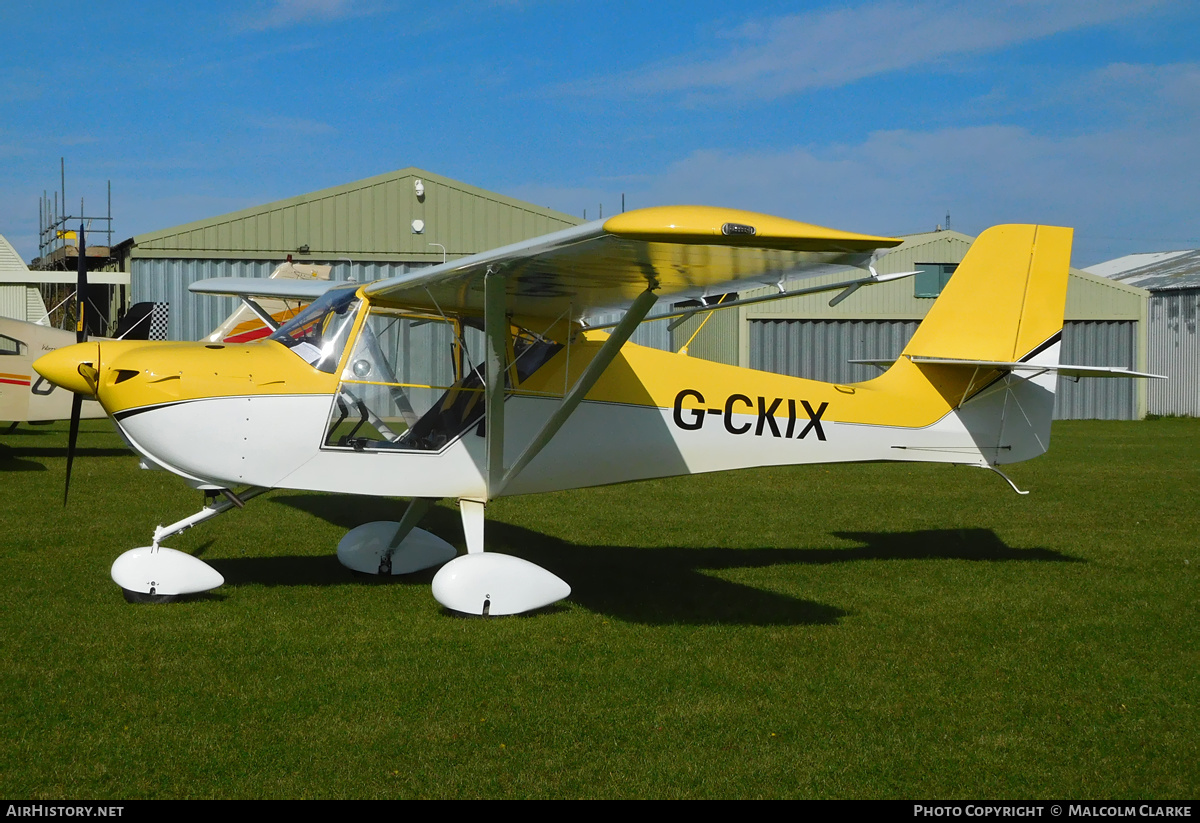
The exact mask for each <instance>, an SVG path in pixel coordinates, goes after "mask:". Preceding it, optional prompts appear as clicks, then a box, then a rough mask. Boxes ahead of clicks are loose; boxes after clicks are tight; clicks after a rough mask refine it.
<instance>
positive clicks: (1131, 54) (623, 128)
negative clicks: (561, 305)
mask: <svg viewBox="0 0 1200 823" xmlns="http://www.w3.org/2000/svg"><path fill="white" fill-rule="evenodd" d="M26 6H28V9H26ZM76 20H78V21H80V22H79V24H78V26H77V28H76V30H78V31H80V32H81V40H80V42H79V43H78V45H74V46H73V45H72V44H71V39H70V38H71V31H72V28H73V27H75V26H76V23H75V21H76ZM0 33H2V35H0V36H2V37H3V43H4V45H3V48H0V113H2V116H0V234H3V235H4V236H5V237H7V238H8V239H9V240H10V241H11V242H12V243H13V244H14V245H15V246H16V247H17V250H18V251H19V252H20V253H21V255H22V256H23V257H25V259H26V260H29V259H30V258H32V257H33V256H35V255H36V254H37V208H38V205H37V204H38V197H39V196H40V195H41V194H42V192H43V191H50V192H53V191H54V190H56V189H57V188H58V185H59V163H58V159H59V157H66V163H67V198H68V200H70V201H71V202H72V203H73V204H74V205H73V206H72V207H71V210H72V211H73V212H75V211H77V210H78V200H79V198H80V197H83V198H85V199H86V203H87V211H88V213H93V212H96V213H99V212H101V211H103V207H104V206H103V204H104V200H105V181H106V180H112V186H113V213H114V216H115V220H114V224H115V226H114V228H115V234H116V235H117V239H124V238H126V237H130V236H132V235H135V234H139V233H142V232H147V231H153V230H155V229H160V228H167V227H170V226H174V225H177V224H179V223H183V222H186V221H190V220H196V219H201V218H205V217H210V216H213V215H216V214H221V213H224V212H227V211H232V210H235V209H239V208H243V207H246V206H251V205H255V204H259V203H264V202H267V201H270V200H275V199H279V198H283V197H290V196H293V195H297V194H302V193H305V192H308V191H313V190H316V189H320V188H324V187H327V186H332V185H338V184H341V183H346V182H350V181H353V180H357V179H360V178H363V177H369V176H372V175H375V174H381V173H384V172H388V171H393V170H395V169H399V168H404V167H406V166H417V167H420V168H424V169H426V170H428V171H431V172H434V173H437V174H441V175H445V176H447V177H452V178H456V179H459V180H463V181H465V182H468V183H471V184H473V185H477V186H481V187H483V188H487V189H492V190H495V191H498V192H502V193H504V194H508V195H512V196H514V197H521V198H525V199H528V200H531V201H533V202H535V203H538V204H539V205H544V206H550V207H552V208H556V209H560V210H562V211H565V212H569V213H571V214H575V215H579V216H582V214H583V211H584V209H587V214H588V217H589V218H594V217H596V216H597V212H598V210H599V208H600V206H601V204H602V205H603V209H604V213H605V214H606V215H607V214H611V213H613V212H616V211H618V210H619V209H620V203H621V195H622V193H624V195H625V198H626V204H627V206H628V207H629V208H634V207H639V206H651V205H663V204H669V203H705V204H713V205H727V206H734V207H739V208H747V209H752V210H755V211H763V212H769V213H773V214H779V215H782V216H785V217H791V218H795V219H799V220H804V221H807V222H812V223H819V224H823V225H830V226H834V227H837V228H842V229H848V230H855V231H863V232H869V233H878V234H904V233H912V232H918V231H926V230H929V229H932V228H933V227H934V226H935V225H936V224H938V223H944V222H945V215H946V212H947V211H949V212H950V215H951V226H952V228H955V229H959V230H961V231H964V232H967V233H971V234H975V233H978V232H979V231H981V230H983V229H984V228H986V227H987V226H989V225H992V224H995V223H1001V222H1042V223H1054V224H1058V225H1068V226H1074V227H1075V228H1076V242H1075V254H1074V259H1073V262H1074V263H1075V265H1090V264H1092V263H1096V262H1099V261H1102V260H1106V259H1109V258H1112V257H1116V256H1119V255H1122V254H1127V253H1131V252H1135V251H1153V250H1163V249H1177V248H1195V247H1198V246H1200V226H1198V225H1197V216H1198V215H1200V172H1198V171H1197V170H1198V169H1200V148H1198V145H1200V140H1198V139H1197V136H1196V135H1197V133H1198V131H1200V128H1198V127H1200V45H1198V43H1200V4H1195V3H1193V2H1174V1H1173V0H1161V1H1160V2H1154V1H1153V0H1138V2H1121V1H1120V0H1090V1H1088V2H1019V1H1016V0H1008V1H1005V0H996V1H995V2H989V3H979V2H976V3H958V2H925V3H897V2H863V3H847V2H839V3H773V2H759V3H754V2H746V3H728V2H720V3H717V2H704V1H703V0H691V1H690V2H686V3H676V2H656V3H645V4H632V3H630V4H623V3H602V2H596V1H595V0H592V2H532V1H531V2H490V3H489V2H453V1H452V0H451V2H446V3H441V4H430V3H410V2H400V0H395V1H393V0H291V1H290V2H288V1H286V0H259V1H258V2H239V3H227V2H179V3H171V4H165V3H148V2H147V3H142V2H127V3H86V4H84V3H77V2H62V3H58V4H55V5H54V6H53V11H49V10H46V7H42V6H40V4H24V3H6V4H4V6H3V8H2V9H0Z"/></svg>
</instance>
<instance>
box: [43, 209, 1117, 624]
mask: <svg viewBox="0 0 1200 823" xmlns="http://www.w3.org/2000/svg"><path fill="white" fill-rule="evenodd" d="M899 243H900V241H899V240H897V239H895V238H887V237H874V236H870V235H862V234H854V233H850V232H843V231H837V230H833V229H827V228H822V227H819V226H813V225H809V224H806V223H798V222H795V221H791V220H785V219H781V218H777V217H769V216H767V215H762V214H754V213H750V212H743V211H733V210H728V209H718V208H709V207H663V208H653V209H643V210H638V211H633V212H627V213H625V214H621V215H619V216H617V217H613V218H611V219H609V220H607V221H598V222H593V223H587V224H585V225H581V226H577V227H574V228H570V229H566V230H564V231H560V232H556V233H554V234H549V235H546V236H544V237H541V238H537V239H534V240H531V241H527V242H524V243H518V244H516V245H512V246H507V247H504V248H501V249H497V250H495V251H491V252H486V253H483V254H479V255H475V256H472V257H466V258H463V259H461V260H456V261H452V262H448V263H444V264H442V265H440V266H435V267H432V268H428V269H423V270H421V271H417V272H413V273H409V274H404V275H401V276H399V277H395V278H391V279H388V280H381V281H377V282H374V283H368V284H365V285H359V284H343V285H338V284H329V283H317V282H300V281H278V280H275V281H272V280H266V279H249V280H247V279H236V278H223V279H218V280H209V281H203V282H201V283H198V284H195V285H193V286H192V290H193V291H197V292H201V293H208V294H231V295H236V296H238V297H240V298H241V299H242V300H243V301H245V303H246V304H247V306H249V307H250V308H252V309H253V308H254V307H256V306H257V304H256V303H255V300H256V299H262V298H275V299H277V298H290V299H298V300H311V301H312V302H311V304H310V305H309V306H308V308H307V309H305V310H304V311H303V312H301V313H300V314H298V315H297V316H295V317H293V318H291V319H290V320H288V321H287V322H285V323H283V324H282V325H280V326H278V328H276V329H275V330H274V332H273V333H272V334H271V335H270V336H269V337H268V338H266V339H263V340H258V341H254V342H250V343H244V344H231V343H212V342H209V343H205V342H200V343H156V344H151V343H132V342H99V343H96V342H87V343H82V344H79V345H76V346H71V347H69V348H66V349H61V350H59V351H57V352H54V353H52V354H49V355H46V356H45V357H43V358H41V359H40V360H38V361H37V362H36V363H35V364H34V368H35V369H37V371H38V372H39V373H40V374H42V375H44V376H45V377H46V379H47V380H50V381H52V382H54V383H55V384H57V385H60V386H63V387H65V388H68V389H70V390H72V391H74V392H76V393H78V394H80V395H82V396H86V397H94V398H96V399H98V400H99V402H100V404H101V406H102V407H103V408H104V410H105V411H106V412H107V413H108V414H109V415H110V416H111V417H112V418H113V420H115V421H116V424H117V427H118V429H119V430H120V432H121V434H122V436H123V437H124V438H125V440H126V442H127V443H128V444H129V445H130V447H131V448H132V449H133V450H134V451H136V452H137V453H138V455H139V456H140V457H141V459H142V463H143V465H145V466H146V467H148V468H156V469H165V470H167V471H170V472H172V473H174V474H176V475H179V476H180V477H181V478H183V479H184V480H186V481H187V482H188V483H190V484H191V485H192V486H194V487H197V488H201V489H205V490H208V491H210V492H212V493H213V494H214V498H213V499H214V500H215V501H217V502H213V503H212V504H210V505H208V506H205V507H204V508H203V509H201V510H200V511H199V512H197V513H196V514H193V515H191V516H190V517H187V518H184V519H183V520H180V521H179V522H177V523H173V524H171V525H170V526H165V527H159V529H157V530H156V532H155V535H154V540H153V542H152V544H151V545H150V546H147V547H144V548H139V549H133V550H131V551H128V552H126V553H125V554H123V555H121V557H119V558H118V559H117V561H116V562H115V563H114V564H113V571H112V576H113V579H114V580H115V581H116V582H117V583H118V584H119V585H120V586H121V587H122V588H123V589H124V590H125V592H126V594H127V596H129V597H131V598H138V597H143V598H144V597H149V598H155V599H161V598H169V597H172V596H177V595H180V594H188V593H193V592H198V591H204V590H207V589H209V588H212V587H214V586H217V585H220V584H221V583H222V582H223V580H222V578H221V575H220V574H219V573H218V572H217V571H216V570H215V569H213V568H212V567H211V566H209V565H208V564H206V563H204V562H203V561H201V560H199V559H198V558H195V557H192V556H191V555H187V554H184V553H182V552H177V551H174V550H172V549H168V548H166V547H164V546H162V545H161V543H162V541H163V540H165V539H166V538H168V537H169V536H171V535H173V534H177V533H179V532H180V531H183V530H184V529H186V528H189V527H191V526H193V525H195V524H197V523H199V522H201V521H203V520H206V519H208V518H211V517H214V516H216V515H218V514H220V513H222V512H224V511H227V510H228V509H229V508H231V507H233V506H241V505H242V504H243V503H244V502H245V501H246V500H248V499H249V498H251V497H253V496H255V495H257V494H260V493H262V492H263V491H266V490H268V489H273V488H289V489H307V490H317V491H328V492H345V493H352V494H373V495H381V496H394V497H405V498H411V502H410V503H409V504H408V506H407V508H406V509H405V511H404V513H403V515H402V516H401V517H400V519H399V520H398V521H385V522H375V523H367V524H364V525H362V526H359V527H357V528H355V529H353V530H351V531H350V532H349V533H348V534H347V535H346V536H345V537H344V538H343V539H342V541H341V543H340V544H339V546H338V557H339V559H340V560H341V561H342V562H343V563H344V564H346V565H347V566H349V567H351V568H354V569H357V570H360V571H365V572H369V573H379V574H404V573H410V572H413V571H416V570H419V569H424V568H430V567H433V566H441V568H440V569H439V570H438V572H437V574H436V575H435V577H434V579H433V594H434V596H435V597H436V599H437V600H438V601H439V602H440V603H442V604H443V605H444V606H446V607H447V608H449V609H452V610H455V611H459V612H465V613H473V614H491V615H498V614H512V613H517V612H524V611H529V610H531V609H537V608H541V607H543V606H546V605H549V604H550V603H553V602H555V601H557V600H560V599H562V598H564V597H566V596H567V595H568V594H569V593H570V588H569V587H568V586H567V584H566V583H565V582H564V581H562V580H560V579H559V578H557V577H556V576H555V575H553V574H552V573H550V572H549V571H547V570H545V569H542V568H540V567H538V566H536V565H534V564H532V563H529V562H527V561H525V560H522V559H520V558H517V557H513V556H511V555H504V554H498V553H495V552H486V551H484V549H485V543H484V510H485V507H486V505H487V503H488V501H490V500H494V499H496V498H497V497H501V496H505V495H515V494H532V493H536V492H545V491H553V490H559V489H571V488H580V487H587V486H597V485H603V484H610V483H623V482H629V481H634V480H643V479H647V478H654V477H667V476H673V475H683V474H695V473H699V472H711V471H723V470H728V469H739V468H747V467H752V466H769V465H786V464H799V463H834V462H846V461H865V460H900V461H921V462H939V463H957V464H962V465H971V466H979V467H983V468H989V469H993V470H997V471H998V469H997V468H996V467H997V466H998V465H1000V464H1004V463H1012V462H1016V461H1019V460H1027V459H1029V458H1031V457H1035V456H1037V455H1039V454H1042V453H1043V452H1045V451H1046V449H1047V447H1048V445H1049V438H1050V420H1051V416H1052V413H1053V409H1054V389H1055V384H1056V378H1057V375H1058V374H1068V375H1078V376H1082V375H1094V376H1125V377H1128V376H1136V375H1135V373H1133V372H1131V371H1129V370H1127V369H1107V368H1102V367H1079V366H1063V365H1060V364H1059V362H1058V350H1059V340H1060V337H1061V333H1062V325H1063V309H1064V305H1065V300H1066V290H1067V269H1068V264H1069V260H1070V250H1071V231H1070V230H1069V229H1065V228H1057V227H1052V226H1032V225H1012V226H998V227H995V228H992V229H989V230H987V231H986V232H984V233H983V234H982V235H980V237H979V238H978V240H976V242H975V244H974V245H973V246H972V248H971V250H970V251H969V253H968V254H967V256H966V258H965V259H964V260H963V262H962V264H961V265H960V266H959V267H958V269H957V271H956V272H955V274H954V276H953V277H952V278H951V280H950V282H949V284H948V285H947V286H946V288H945V289H944V291H943V292H942V294H941V296H940V297H939V298H938V299H937V300H936V302H935V303H934V305H933V307H932V308H931V310H930V312H929V314H928V316H927V317H926V319H925V320H924V322H922V324H921V325H920V326H919V328H918V329H917V331H916V333H915V334H914V335H913V337H912V339H911V340H910V341H909V343H908V344H907V346H905V348H904V350H903V352H902V353H901V355H900V357H899V358H898V359H897V360H896V361H895V362H894V363H891V364H888V367H887V369H886V371H884V372H883V373H882V374H881V375H880V376H878V377H876V378H875V379H873V380H868V381H866V382H862V383H855V384H849V385H839V384H832V383H822V382H818V381H814V380H805V379H801V378H796V377H789V376H786V375H779V374H771V373H767V372H761V371H755V370H752V369H744V368H737V367H734V366H728V365H723V364H720V363H712V362H707V361H704V360H700V359H697V358H694V357H688V356H686V355H684V354H675V353H671V352H663V351H658V350H655V349H650V348H645V347H642V346H636V345H633V344H632V343H629V342H628V340H629V337H630V335H631V334H632V333H633V331H634V330H635V328H636V327H637V325H638V324H639V323H641V322H642V321H643V320H644V319H645V318H646V316H647V314H648V313H649V312H650V310H651V308H652V307H653V306H654V305H655V304H656V303H658V302H659V301H664V302H666V303H668V304H670V305H671V306H672V308H671V311H669V312H666V313H665V314H664V313H659V314H656V315H655V316H676V317H678V316H682V315H685V314H694V313H697V312H702V311H709V310H712V309H714V307H715V304H716V302H717V300H716V297H715V296H716V295H725V296H728V295H729V294H730V293H732V292H734V291H735V290H737V289H739V288H740V289H743V290H744V289H745V288H746V287H747V286H759V285H764V284H770V285H776V286H777V287H778V288H777V289H776V292H777V295H776V296H778V297H784V296H790V295H795V294H799V293H805V292H809V291H820V290H827V289H832V290H837V291H841V292H846V291H852V290H854V289H856V288H859V287H860V286H863V285H870V284H873V283H877V282H880V281H882V280H886V279H892V278H894V277H897V276H904V275H877V274H875V272H874V269H873V268H871V266H870V261H871V259H872V256H873V255H874V254H876V253H878V252H879V251H880V250H883V249H888V248H891V247H893V246H896V245H898V244H899ZM831 272H842V273H843V274H842V275H841V276H840V277H839V282H837V283H835V284H833V285H822V286H820V287H812V288H807V289H806V288H803V287H802V285H803V284H802V283H800V284H797V281H802V280H803V279H804V278H806V277H810V276H816V275H825V274H829V273H831ZM910 274H911V273H910ZM785 284H791V287H790V288H787V287H785ZM762 299H764V298H746V299H733V300H722V302H721V303H720V305H721V306H722V307H726V306H733V305H744V304H745V303H746V302H750V301H751V300H753V301H759V300H762ZM837 299H838V298H837V297H835V298H834V300H835V301H836V300H837ZM619 310H623V311H624V314H623V316H622V317H621V319H620V320H619V321H618V322H616V323H612V324H608V325H605V326H598V325H596V324H594V323H593V322H590V321H591V319H592V318H595V317H596V316H599V315H601V314H604V313H611V312H615V311H619ZM256 314H258V315H259V316H260V317H263V318H264V320H266V319H269V318H270V314H269V313H267V312H265V311H257V312H256ZM609 316H611V315H609ZM446 498H449V499H452V500H456V501H457V502H458V506H459V509H460V511H461V516H462V522H463V529H464V532H465V537H466V546H467V552H466V554H464V555H462V556H457V551H456V550H455V548H454V547H453V546H451V545H450V544H449V543H447V542H446V541H444V540H442V539H440V538H438V537H436V536H434V535H432V534H430V533H429V532H426V531H424V530H422V529H419V528H417V524H418V523H419V522H420V520H421V518H422V517H423V516H424V514H425V513H426V512H427V511H428V510H429V508H430V506H431V505H432V504H433V503H434V502H436V501H437V500H439V499H446Z"/></svg>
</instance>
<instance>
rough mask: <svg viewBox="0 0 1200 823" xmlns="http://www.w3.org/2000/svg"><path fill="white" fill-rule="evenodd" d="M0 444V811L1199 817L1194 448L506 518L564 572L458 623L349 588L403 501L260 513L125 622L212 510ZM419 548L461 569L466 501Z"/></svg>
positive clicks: (1087, 429) (637, 490)
mask: <svg viewBox="0 0 1200 823" xmlns="http://www.w3.org/2000/svg"><path fill="white" fill-rule="evenodd" d="M65 430H66V427H65V425H64V424H57V425H54V426H43V427H28V426H23V427H21V428H19V429H18V430H17V431H16V432H14V433H11V434H7V435H0V484H2V488H3V494H2V495H0V507H2V509H0V512H2V514H0V524H2V527H0V574H2V579H3V586H2V588H0V654H2V660H3V664H2V667H0V672H2V675H0V677H2V680H0V718H2V721H0V722H2V726H0V795H2V796H4V797H8V798H14V799H15V798H46V799H50V798H58V799H66V798H97V799H103V798H120V799H130V798H155V797H157V798H178V797H247V798H254V797H267V798H271V797H325V798H337V797H911V798H1062V799H1071V798H1076V799H1106V798H1131V799H1132V798H1195V797H1196V795H1197V792H1198V787H1200V765H1198V762H1200V756H1198V755H1200V752H1198V741H1200V721H1198V717H1197V702H1198V700H1200V630H1198V626H1197V617H1198V616H1200V614H1198V613H1200V608H1198V607H1200V585H1198V584H1200V580H1198V573H1200V547H1198V539H1200V537H1198V528H1197V527H1198V525H1200V514H1198V510H1197V505H1198V502H1200V420H1156V421H1147V422H1142V423H1107V422H1064V423H1056V424H1055V426H1054V439H1053V444H1052V446H1051V450H1050V453H1049V454H1048V455H1047V456H1045V457H1043V458H1040V459H1038V460H1035V461H1031V462H1029V463H1024V464H1020V465H1016V466H1012V467H1010V474H1011V475H1012V477H1013V479H1014V480H1015V481H1016V482H1017V484H1018V485H1019V486H1021V487H1022V488H1026V489H1029V490H1030V491H1031V493H1030V494H1029V495H1028V496H1018V495H1016V494H1014V493H1013V492H1012V490H1010V489H1009V488H1008V486H1007V485H1006V484H1005V483H1004V482H1003V481H1002V480H1001V479H1000V478H999V477H997V476H995V475H992V474H991V473H989V472H985V471H980V470H978V469H967V468H953V467H945V466H909V465H901V464H896V465H884V464H875V465H852V466H815V467H794V468H784V469H764V470H755V471H744V472H731V473H727V474H720V475H710V476H698V477H688V478H676V479H670V480H663V481H654V482H647V483H640V484H633V485H627V486H616V487H607V488H602V489H592V490H585V491H577V492H565V493H560V494H552V495H543V496H537V497H530V498H520V499H512V500H501V501H498V502H496V503H494V504H492V505H491V506H490V507H489V509H488V518H489V520H488V542H489V548H490V549H493V550H497V551H503V552H508V553H511V554H516V555H520V556H522V557H526V558H528V559H530V560H533V561H535V562H537V563H539V564H541V565H543V566H545V567H547V568H549V569H550V570H552V571H554V572H556V573H557V574H559V575H560V576H561V577H563V578H564V579H566V580H567V581H568V582H569V583H570V584H571V585H572V586H573V587H574V593H573V594H572V595H571V597H570V598H569V599H568V600H567V601H565V602H564V603H562V604H560V605H559V606H557V607H553V608H551V609H548V610H546V611H543V612H541V613H538V614H534V615H530V616H525V617H518V618H502V619H468V618H460V617H455V616H452V615H450V614H448V613H446V612H444V611H443V610H442V609H441V608H440V607H439V606H438V605H437V603H436V602H435V601H434V600H433V598H432V597H431V595H430V593H429V580H430V579H431V577H432V574H422V575H417V576H416V579H413V580H398V581H391V582H384V583H372V582H371V581H369V580H366V579H362V578H356V577H355V576H354V575H353V574H352V573H350V572H349V571H347V570H345V569H343V568H342V567H341V566H339V565H338V563H337V561H336V559H335V557H334V549H335V546H336V544H337V541H338V539H339V538H340V536H341V535H342V534H343V533H344V532H345V531H346V530H347V529H349V528H351V527H353V526H355V525H358V524H359V523H362V522H365V521H367V520H371V519H389V518H395V517H398V514H399V512H400V510H401V508H400V507H401V505H402V503H401V502H400V501H394V500H386V499H374V498H359V497H337V496H328V495H317V494H309V493H302V492H288V491H276V492H272V493H271V494H269V495H266V496H264V497H261V498H259V499H257V500H255V501H253V502H251V503H250V504H248V505H247V507H246V509H245V510H244V511H238V512H233V513H231V514H228V515H225V516H223V517H221V518H218V519H217V520H215V521H213V522H211V523H208V524H205V525H202V526H200V527H198V528H196V529H193V530H192V531H189V532H186V533H185V534H183V535H181V536H178V537H175V538H173V539H171V540H169V541H167V545H170V546H172V547H173V548H177V549H181V550H185V551H189V552H193V553H197V554H199V555H201V556H203V558H204V559H205V560H206V561H208V562H210V563H211V564H212V565H213V566H214V567H216V568H217V569H218V570H219V571H220V572H221V573H222V574H224V575H225V577H226V580H227V583H226V585H225V586H223V587H222V588H220V589H218V590H217V591H216V592H214V593H213V594H211V595H209V596H207V597H202V598H199V599H195V600H192V601H190V602H182V603H175V604H171V605H166V606H162V605H130V604H128V603H126V602H125V601H124V600H123V599H122V597H121V594H120V591H119V589H118V588H117V587H116V586H115V585H114V584H113V583H112V582H111V580H110V579H109V566H110V565H111V563H112V561H113V559H114V558H116V556H117V555H118V554H120V553H121V552H122V551H124V550H126V549H129V548H132V547H135V546H141V545H147V544H148V543H149V542H150V537H151V534H152V532H153V528H154V526H156V525H157V524H160V523H167V522H171V521H173V520H176V519H179V518H181V517H183V516H185V515H187V514H190V513H191V512H193V511H195V510H196V509H197V508H198V507H199V505H200V503H201V498H200V494H199V493H198V492H194V491H191V490H189V489H187V488H186V487H185V486H184V485H183V484H182V483H181V482H180V481H178V480H176V479H175V478H173V477H171V476H169V475H166V474H163V473H159V472H147V471H140V470H139V469H138V468H137V460H136V459H135V458H134V457H133V456H132V455H130V454H129V453H127V452H126V451H124V449H123V448H122V446H121V444H120V441H119V439H118V438H117V436H116V435H115V433H114V432H113V431H112V429H111V427H110V425H109V424H108V423H107V421H97V422H85V424H84V430H83V433H82V435H81V437H80V455H79V457H78V459H77V460H76V464H75V475H74V478H73V481H72V489H71V500H70V505H69V506H68V507H67V508H65V509H64V508H63V505H62V483H63V473H64V468H65V443H66V435H65ZM424 525H425V526H426V528H429V529H431V530H432V531H434V532H436V533H438V534H440V535H442V536H443V537H445V538H446V539H448V540H450V541H451V542H452V543H455V544H456V545H459V546H461V545H462V542H463V541H462V530H461V526H460V524H459V521H458V515H457V512H456V510H455V509H454V508H452V507H451V505H450V503H443V504H441V505H440V506H439V507H438V508H437V509H435V511H434V512H433V513H432V514H431V515H430V516H429V518H428V519H427V521H426V523H425V524H424Z"/></svg>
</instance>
